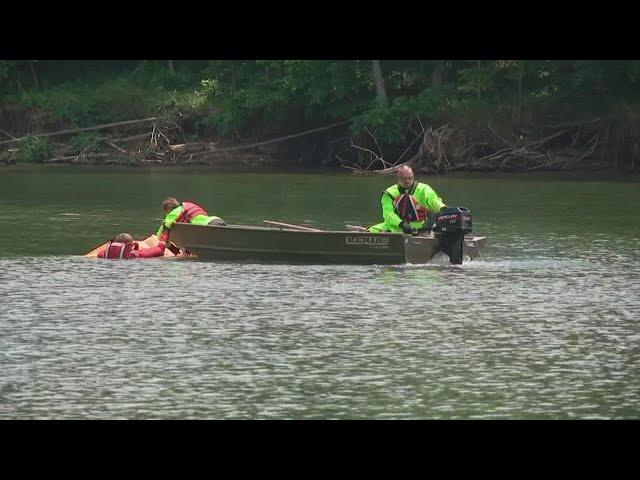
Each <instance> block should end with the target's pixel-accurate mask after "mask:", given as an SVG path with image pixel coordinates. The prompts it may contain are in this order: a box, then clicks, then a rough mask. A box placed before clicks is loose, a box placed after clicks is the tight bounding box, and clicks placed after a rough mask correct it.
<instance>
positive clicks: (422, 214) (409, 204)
mask: <svg viewBox="0 0 640 480" xmlns="http://www.w3.org/2000/svg"><path fill="white" fill-rule="evenodd" d="M393 206H394V207H395V210H396V213H397V214H398V216H399V217H400V218H402V219H403V220H407V221H409V222H421V221H423V220H424V219H425V218H427V209H426V208H425V207H423V206H422V205H420V203H418V199H417V198H416V197H414V196H413V195H411V194H410V193H408V192H407V193H403V194H401V195H400V196H398V197H396V198H394V199H393Z"/></svg>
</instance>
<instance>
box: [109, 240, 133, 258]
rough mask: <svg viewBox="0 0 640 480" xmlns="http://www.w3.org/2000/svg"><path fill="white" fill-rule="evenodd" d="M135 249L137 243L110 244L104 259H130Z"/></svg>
mask: <svg viewBox="0 0 640 480" xmlns="http://www.w3.org/2000/svg"><path fill="white" fill-rule="evenodd" d="M134 247H135V243H129V244H124V243H122V242H109V243H108V244H107V248H106V250H105V251H104V257H103V258H110V259H114V258H125V259H126V258H129V257H130V255H131V252H132V251H133V249H134Z"/></svg>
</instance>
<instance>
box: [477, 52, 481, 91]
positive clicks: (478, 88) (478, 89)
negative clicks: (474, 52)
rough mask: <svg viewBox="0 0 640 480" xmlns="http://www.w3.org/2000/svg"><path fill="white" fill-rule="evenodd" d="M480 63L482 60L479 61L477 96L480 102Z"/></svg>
mask: <svg viewBox="0 0 640 480" xmlns="http://www.w3.org/2000/svg"><path fill="white" fill-rule="evenodd" d="M480 62H481V60H478V79H477V80H476V96H477V98H478V100H480V68H481V67H480Z"/></svg>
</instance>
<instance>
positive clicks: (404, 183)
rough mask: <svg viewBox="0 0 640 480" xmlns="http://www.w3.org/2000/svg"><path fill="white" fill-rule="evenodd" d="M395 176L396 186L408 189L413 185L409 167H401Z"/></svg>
mask: <svg viewBox="0 0 640 480" xmlns="http://www.w3.org/2000/svg"><path fill="white" fill-rule="evenodd" d="M396 176H397V178H398V185H400V186H401V187H404V188H409V187H410V186H411V185H413V180H414V177H413V170H411V167H409V166H407V165H403V166H401V167H400V168H399V169H398V171H397V172H396Z"/></svg>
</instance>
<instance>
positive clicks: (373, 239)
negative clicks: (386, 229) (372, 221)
mask: <svg viewBox="0 0 640 480" xmlns="http://www.w3.org/2000/svg"><path fill="white" fill-rule="evenodd" d="M346 242H347V245H367V246H369V247H375V248H389V237H382V236H377V235H349V236H347V238H346Z"/></svg>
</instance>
